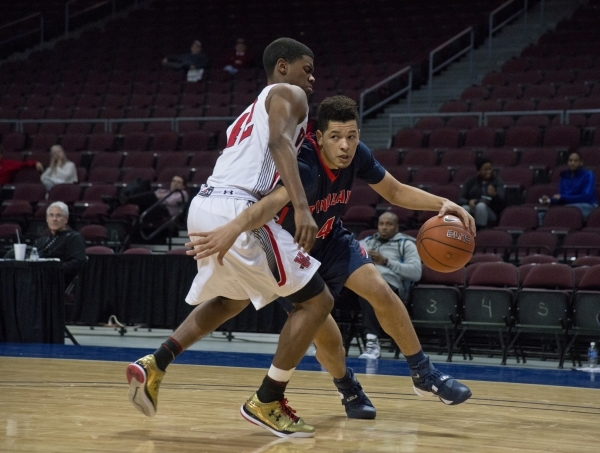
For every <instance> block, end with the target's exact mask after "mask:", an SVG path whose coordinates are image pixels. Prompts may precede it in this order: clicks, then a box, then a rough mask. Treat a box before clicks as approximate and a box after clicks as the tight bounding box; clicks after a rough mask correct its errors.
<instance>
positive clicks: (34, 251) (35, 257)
mask: <svg viewBox="0 0 600 453" xmlns="http://www.w3.org/2000/svg"><path fill="white" fill-rule="evenodd" d="M39 259H40V254H39V253H38V250H37V248H36V247H34V248H32V249H31V253H30V254H29V261H38V260H39ZM596 355H597V354H596Z"/></svg>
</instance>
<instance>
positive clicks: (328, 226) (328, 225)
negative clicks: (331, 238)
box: [317, 217, 335, 239]
mask: <svg viewBox="0 0 600 453" xmlns="http://www.w3.org/2000/svg"><path fill="white" fill-rule="evenodd" d="M334 220H335V217H330V218H329V219H327V222H325V224H324V225H323V226H322V227H321V229H320V230H319V232H318V233H317V239H325V238H326V237H327V235H328V234H329V233H331V230H332V229H333V221H334Z"/></svg>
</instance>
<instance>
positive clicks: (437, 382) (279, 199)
mask: <svg viewBox="0 0 600 453" xmlns="http://www.w3.org/2000/svg"><path fill="white" fill-rule="evenodd" d="M298 163H299V167H300V176H301V178H302V184H303V186H304V189H305V192H306V195H307V199H308V202H309V205H310V209H311V211H312V213H313V217H314V218H315V221H316V223H317V225H318V227H319V231H318V232H317V237H316V241H315V245H314V246H313V248H312V250H311V255H312V256H313V257H315V258H317V259H318V260H320V261H321V267H320V268H319V274H321V276H322V277H323V279H324V280H325V282H326V283H327V284H328V286H329V288H330V290H331V291H332V292H333V293H336V294H339V292H340V291H341V289H342V287H343V286H346V287H347V288H349V289H350V290H352V291H354V292H355V293H356V294H358V295H359V296H360V297H362V298H364V299H366V300H367V301H369V303H371V305H373V308H374V310H375V313H376V315H377V318H378V320H379V322H380V323H381V326H382V328H383V329H384V330H385V331H386V332H387V333H388V334H389V335H390V336H391V337H392V339H393V340H394V341H395V342H396V344H397V345H398V346H399V347H400V349H401V350H402V353H403V354H404V356H405V357H406V360H407V362H408V366H409V368H410V374H411V377H412V379H413V388H414V391H415V393H416V394H417V395H419V396H426V395H433V396H436V397H438V398H439V399H440V400H441V401H442V402H443V403H445V404H450V405H454V404H460V403H462V402H464V401H466V400H467V399H468V398H469V397H470V396H471V391H470V390H469V388H468V387H467V386H465V385H463V384H461V383H460V382H458V381H457V380H456V379H453V378H452V377H451V376H448V375H446V374H443V373H442V372H440V371H438V370H437V369H436V368H435V367H434V366H433V364H431V363H430V360H429V357H427V356H426V355H425V354H424V353H423V350H422V349H421V345H420V342H419V339H418V337H417V335H416V333H415V330H414V328H413V326H412V323H411V321H410V318H409V315H408V312H407V311H406V308H405V306H404V304H403V303H402V302H401V301H400V299H399V298H398V296H397V295H396V294H395V293H394V292H393V291H392V290H391V288H390V287H389V285H388V284H387V283H386V282H385V280H383V278H382V277H381V274H380V273H379V272H378V271H377V269H376V268H375V266H374V265H373V263H372V261H371V260H370V259H369V258H368V256H367V253H366V252H365V251H364V250H363V249H362V248H361V246H360V244H359V243H358V241H356V240H355V239H354V238H353V236H352V234H351V233H350V232H349V231H347V230H345V229H344V228H343V226H342V223H341V221H340V216H341V215H342V214H343V212H344V208H345V204H346V203H348V200H349V198H350V196H351V191H352V185H353V182H354V179H355V178H359V179H362V180H363V181H366V182H367V183H368V184H370V185H371V187H372V188H373V189H374V190H375V191H376V192H377V193H379V194H380V195H381V196H382V197H383V198H385V199H386V200H387V201H388V202H390V203H392V204H394V205H397V206H402V207H404V208H408V209H412V210H422V211H439V215H440V216H442V215H445V214H450V213H452V214H455V215H457V216H458V217H459V218H460V219H461V220H462V222H463V223H464V224H465V225H466V227H467V228H468V229H469V230H470V231H471V232H472V234H475V221H474V219H473V218H472V217H471V216H470V215H469V214H468V213H467V212H466V211H465V210H464V209H463V208H462V207H460V206H459V205H457V204H455V203H453V202H451V201H449V200H447V199H444V198H441V197H438V196H435V195H432V194H429V193H427V192H425V191H422V190H420V189H417V188H415V187H411V186H407V185H404V184H401V183H400V182H398V181H397V180H396V179H395V178H393V177H392V176H391V175H390V174H389V173H387V172H386V171H385V169H384V168H383V167H382V166H381V165H380V164H379V163H378V162H377V161H376V160H375V159H374V157H373V154H372V153H371V151H370V150H369V149H368V148H367V147H366V146H365V145H364V144H363V143H361V142H359V131H358V110H357V107H356V103H355V102H354V101H352V100H351V99H350V98H347V97H345V96H334V97H331V98H327V99H325V100H324V101H323V102H322V103H321V105H320V106H319V113H318V130H317V133H316V137H307V138H306V140H305V142H304V144H303V147H302V151H301V153H300V154H299V155H298ZM288 201H289V199H288V197H287V191H286V190H285V188H283V187H282V188H280V189H278V190H276V191H273V192H272V193H271V194H270V195H269V196H267V197H265V198H263V199H262V200H261V201H259V202H258V203H256V204H255V205H254V206H252V207H251V208H249V209H248V211H247V212H246V213H245V215H244V216H240V217H238V218H236V219H235V220H233V221H232V222H231V223H230V224H229V225H226V226H225V227H223V228H220V229H218V230H214V231H212V232H210V233H198V234H196V233H194V235H195V236H199V237H200V239H199V240H197V241H193V242H191V243H190V244H188V245H189V246H194V247H195V250H194V251H190V252H188V253H189V254H190V255H191V254H196V259H202V258H204V257H206V256H208V255H211V254H214V253H217V255H218V259H219V260H221V259H222V258H223V256H225V255H226V252H227V250H228V246H229V244H231V243H233V241H234V240H235V235H236V234H238V233H241V232H243V231H245V230H246V228H248V226H249V225H251V222H250V221H249V216H250V215H251V214H253V211H254V210H256V211H255V214H256V216H257V217H260V220H262V221H267V220H268V219H270V218H271V216H273V215H275V213H277V212H279V215H278V220H277V222H278V223H280V224H281V225H282V226H283V227H284V228H285V229H286V230H288V231H290V233H292V234H293V231H294V225H293V222H292V219H293V217H290V215H291V214H292V210H293V207H292V206H291V205H290V204H289V203H288ZM286 204H287V205H286ZM284 205H285V207H283V209H282V206H284ZM257 217H255V218H254V221H255V223H260V222H258V221H257V220H256V218H257ZM314 343H315V346H316V348H317V350H316V357H317V360H319V362H320V363H321V364H322V365H323V366H324V368H325V369H327V370H328V371H329V373H330V374H331V375H332V376H333V377H334V383H335V384H336V386H337V387H338V389H339V390H340V393H341V394H342V403H344V401H345V399H344V396H345V395H344V386H343V385H342V386H340V383H342V384H343V383H344V382H349V379H350V378H351V377H352V370H351V369H350V368H347V367H346V365H345V358H344V357H345V351H344V348H343V344H342V338H341V334H340V332H339V328H338V327H337V325H336V323H335V321H334V320H333V318H332V317H331V316H329V317H328V319H327V321H326V322H325V324H324V325H323V326H322V327H321V329H320V330H319V332H318V333H317V335H316V336H315V339H314ZM363 395H364V394H363ZM362 398H363V399H362V403H363V407H362V408H357V409H356V410H357V411H358V412H360V411H361V410H362V411H363V412H364V414H363V415H367V414H369V413H372V415H373V416H374V408H372V405H371V403H370V401H369V400H368V398H366V396H363V397H362ZM357 418H369V417H367V416H363V417H357Z"/></svg>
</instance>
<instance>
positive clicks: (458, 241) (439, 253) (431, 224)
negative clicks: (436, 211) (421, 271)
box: [417, 215, 475, 272]
mask: <svg viewBox="0 0 600 453" xmlns="http://www.w3.org/2000/svg"><path fill="white" fill-rule="evenodd" d="M417 250H418V252H419V256H420V257H421V261H423V263H425V265H426V266H427V267H429V268H431V269H433V270H434V271H438V272H453V271H455V270H457V269H460V268H461V267H464V266H465V265H466V264H467V263H468V262H469V260H470V259H471V257H472V256H473V251H474V250H475V239H474V238H473V235H472V234H471V233H470V232H469V230H467V229H466V228H465V226H464V225H463V223H462V222H461V221H460V219H459V218H458V217H456V216H453V215H445V216H442V217H438V216H437V215H436V216H435V217H432V218H430V219H429V220H428V221H427V222H425V223H424V224H423V226H422V227H421V229H420V230H419V234H418V235H417Z"/></svg>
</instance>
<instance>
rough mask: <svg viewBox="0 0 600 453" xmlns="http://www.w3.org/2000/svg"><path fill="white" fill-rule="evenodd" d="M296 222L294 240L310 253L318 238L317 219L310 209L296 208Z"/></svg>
mask: <svg viewBox="0 0 600 453" xmlns="http://www.w3.org/2000/svg"><path fill="white" fill-rule="evenodd" d="M294 222H295V224H296V234H295V235H294V242H295V243H296V244H298V246H299V247H300V248H301V249H302V250H304V252H306V253H309V252H310V249H312V246H313V245H314V243H315V239H316V238H317V229H318V228H317V224H316V222H315V219H313V216H312V214H311V213H310V211H309V210H308V209H305V210H295V211H294Z"/></svg>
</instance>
